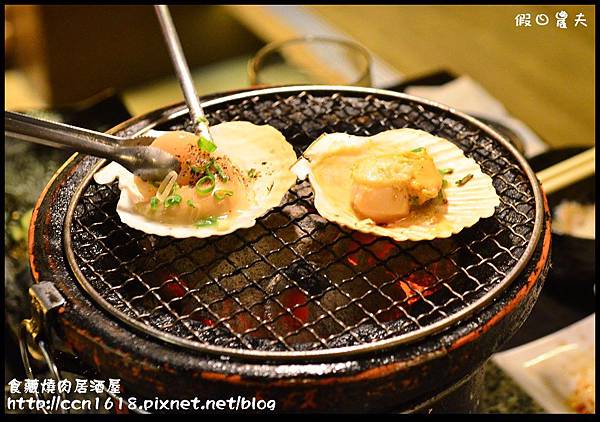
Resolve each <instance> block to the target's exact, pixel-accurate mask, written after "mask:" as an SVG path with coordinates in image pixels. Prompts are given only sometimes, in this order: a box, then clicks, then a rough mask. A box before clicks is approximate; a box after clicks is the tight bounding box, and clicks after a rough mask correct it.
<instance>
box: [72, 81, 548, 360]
mask: <svg viewBox="0 0 600 422" xmlns="http://www.w3.org/2000/svg"><path fill="white" fill-rule="evenodd" d="M213 103H214V104H213ZM209 104H213V105H209V106H207V112H208V116H209V118H210V123H211V124H213V125H214V124H217V123H219V122H223V121H230V120H247V121H251V122H253V123H256V124H270V125H272V126H274V127H276V128H277V129H279V130H280V131H281V132H282V133H283V134H284V135H285V136H286V138H287V139H288V141H289V142H290V143H292V144H293V145H294V147H295V148H296V151H297V152H298V153H301V152H302V150H303V149H304V148H305V147H306V146H307V145H308V144H309V143H310V142H311V141H312V140H314V139H315V138H317V137H318V136H319V135H321V134H322V133H324V132H348V133H352V134H356V135H373V134H375V133H377V132H380V131H383V130H386V129H391V128H400V127H411V128H418V129H423V130H426V131H428V132H431V133H433V134H435V135H439V136H442V137H444V138H447V139H449V140H451V141H452V142H454V143H456V144H457V145H458V146H460V147H461V148H462V149H463V150H464V151H465V153H466V155H467V156H470V157H472V158H474V159H475V160H476V161H477V162H478V163H479V164H480V165H481V167H482V169H483V170H484V172H486V173H487V174H489V175H490V176H491V177H492V178H493V183H494V186H495V188H496V190H497V192H498V194H499V196H500V198H501V205H500V207H499V209H497V211H496V213H495V215H494V216H493V217H491V218H488V219H485V220H482V221H480V222H479V223H477V224H476V225H475V226H473V227H471V228H469V229H465V230H463V231H462V232H461V233H459V234H458V235H455V236H452V237H451V238H449V239H436V240H433V241H425V242H402V243H399V242H395V241H392V240H390V239H387V238H378V237H374V236H369V235H365V234H361V233H358V232H353V231H350V230H347V229H344V228H341V227H339V226H337V225H335V224H332V223H330V222H327V221H326V220H324V219H323V218H322V217H320V216H319V215H318V214H317V213H316V211H315V209H314V207H313V203H312V190H311V188H310V185H309V184H308V183H307V182H302V183H298V184H296V186H294V187H293V188H292V189H291V190H290V192H289V193H288V194H287V197H286V198H285V200H284V201H283V202H282V204H281V205H280V206H279V207H277V208H275V209H273V210H271V211H270V212H269V213H268V214H267V215H265V216H264V217H263V218H261V219H259V220H258V222H257V224H256V225H255V226H254V227H252V228H250V229H245V230H238V231H236V232H234V233H232V234H230V235H227V236H222V237H213V238H209V239H195V238H193V239H174V238H165V237H162V238H161V237H157V236H153V235H148V234H145V233H142V232H139V231H136V230H133V229H131V228H129V227H127V226H125V225H124V224H122V223H121V222H120V220H119V217H118V215H117V214H116V211H115V208H116V204H117V201H118V197H119V189H118V187H117V185H116V183H115V184H113V185H111V186H105V185H104V186H103V185H97V184H96V183H95V182H93V180H91V179H90V178H88V179H87V180H88V183H87V184H84V186H82V187H81V190H80V193H79V195H75V199H74V201H75V202H74V203H73V204H72V206H71V208H70V210H71V214H72V215H71V214H70V215H69V217H68V218H67V224H69V226H67V227H68V230H66V239H67V245H68V246H70V247H68V248H67V253H68V255H69V256H70V261H71V265H72V267H73V269H74V270H75V272H76V274H77V275H78V278H79V279H80V281H81V282H82V283H83V284H84V287H86V289H87V290H88V292H90V293H91V294H92V296H94V297H95V298H96V300H98V301H100V302H101V304H103V305H104V306H105V308H107V309H108V310H109V311H110V312H111V313H113V314H114V315H116V316H118V317H119V318H121V319H122V320H124V321H126V322H129V323H131V324H133V325H135V326H136V327H137V328H140V329H142V330H144V331H146V332H147V333H150V334H152V335H155V336H158V337H160V338H162V339H163V340H167V341H169V342H172V343H177V344H180V345H183V346H187V347H191V348H195V349H200V350H203V351H209V352H219V353H229V354H234V355H244V356H261V357H265V356H270V357H274V358H277V357H286V356H303V357H310V356H313V355H315V356H316V355H323V354H329V353H335V352H336V351H337V352H340V351H345V352H348V351H355V352H356V351H361V350H372V349H373V348H376V347H383V346H384V345H386V344H398V343H401V342H407V341H414V340H416V339H419V338H422V336H424V335H426V334H428V333H430V332H433V331H436V330H439V329H442V328H443V327H445V326H447V325H449V324H451V323H453V322H456V320H457V318H458V317H459V316H461V315H466V314H467V313H469V312H472V311H474V310H475V308H476V307H477V306H481V305H482V304H483V303H484V301H487V300H490V299H491V298H492V297H493V294H496V293H497V292H499V291H500V289H501V288H502V287H503V286H505V285H507V284H509V283H510V281H511V280H512V278H514V276H515V275H516V273H517V272H518V270H519V268H522V266H523V265H524V264H525V263H526V261H527V259H528V257H527V256H526V255H527V254H528V253H529V251H530V249H531V248H530V247H529V246H530V244H531V243H532V238H533V237H534V233H535V230H536V215H537V212H536V207H537V201H536V199H535V194H534V189H535V188H534V187H533V186H532V184H531V181H530V175H528V173H527V170H524V169H523V167H522V166H521V165H520V163H519V161H518V159H517V158H516V157H514V156H513V155H512V154H511V152H510V151H509V150H508V148H506V147H505V146H504V145H503V144H502V143H501V142H499V141H498V140H496V139H494V137H493V136H492V135H491V134H490V133H487V132H486V131H485V130H483V129H482V128H480V127H479V126H478V125H477V124H475V123H473V122H471V121H470V120H469V119H466V118H463V117H461V116H459V115H456V114H455V113H452V112H450V111H448V110H444V109H442V108H440V107H437V106H434V105H429V104H425V103H421V102H419V101H417V100H415V99H410V98H406V97H403V96H400V95H399V96H393V97H390V96H389V95H383V94H382V95H373V94H370V93H368V92H367V93H364V92H360V91H352V92H350V93H344V92H340V91H339V90H338V91H335V92H331V91H327V90H322V89H321V90H308V91H299V90H297V91H294V90H291V91H290V92H286V91H280V92H270V93H265V94H261V95H249V96H244V95H242V96H236V97H233V98H231V99H228V100H217V101H214V102H211V103H209ZM184 125H185V122H184V121H183V118H178V119H174V120H171V121H169V122H167V123H164V124H163V125H162V126H161V127H157V128H156V129H161V130H168V129H180V128H182V127H183V126H184Z"/></svg>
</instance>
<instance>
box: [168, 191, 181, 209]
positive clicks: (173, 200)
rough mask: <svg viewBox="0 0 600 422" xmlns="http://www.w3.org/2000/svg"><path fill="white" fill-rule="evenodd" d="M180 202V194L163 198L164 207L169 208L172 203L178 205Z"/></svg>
mask: <svg viewBox="0 0 600 422" xmlns="http://www.w3.org/2000/svg"><path fill="white" fill-rule="evenodd" d="M180 203H181V195H177V194H175V195H171V196H168V197H167V199H165V208H171V207H172V206H173V205H179V204H180Z"/></svg>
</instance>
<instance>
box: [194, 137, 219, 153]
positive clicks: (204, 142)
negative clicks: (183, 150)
mask: <svg viewBox="0 0 600 422" xmlns="http://www.w3.org/2000/svg"><path fill="white" fill-rule="evenodd" d="M198 148H200V149H201V150H203V151H206V152H213V151H214V150H216V149H217V146H216V145H215V144H214V143H213V142H212V141H209V140H208V139H206V138H205V137H204V136H201V137H200V138H198Z"/></svg>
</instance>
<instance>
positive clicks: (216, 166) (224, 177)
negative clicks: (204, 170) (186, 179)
mask: <svg viewBox="0 0 600 422" xmlns="http://www.w3.org/2000/svg"><path fill="white" fill-rule="evenodd" d="M212 167H213V168H214V169H215V171H216V172H217V174H218V175H219V179H221V180H222V181H223V182H226V181H228V180H229V177H227V175H226V174H225V172H224V171H223V167H221V166H220V165H219V164H218V163H215V162H214V161H213V163H212Z"/></svg>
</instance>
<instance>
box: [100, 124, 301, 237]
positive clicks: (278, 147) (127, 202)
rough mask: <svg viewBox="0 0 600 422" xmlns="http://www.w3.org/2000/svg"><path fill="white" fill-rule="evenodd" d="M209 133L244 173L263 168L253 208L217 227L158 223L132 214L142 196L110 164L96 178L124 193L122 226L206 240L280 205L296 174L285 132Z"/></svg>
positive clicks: (249, 128) (229, 127)
mask: <svg viewBox="0 0 600 422" xmlns="http://www.w3.org/2000/svg"><path fill="white" fill-rule="evenodd" d="M210 132H211V135H212V137H213V140H214V142H215V144H216V145H217V146H218V149H219V151H220V152H221V153H223V154H225V155H227V156H228V157H229V159H230V160H231V161H232V163H234V164H235V165H236V166H237V167H238V168H239V169H240V170H241V171H242V172H244V173H246V172H248V171H249V170H250V169H256V170H259V171H258V172H257V177H256V178H255V179H252V180H251V181H250V187H251V189H252V191H253V192H254V201H253V202H252V206H251V207H249V208H246V209H244V210H238V212H237V215H235V216H230V217H229V218H227V219H226V220H225V221H223V222H221V221H220V222H219V224H218V225H217V226H216V227H214V226H209V227H195V226H193V225H189V224H166V223H160V222H157V221H154V220H152V219H149V218H147V217H145V216H143V215H141V214H139V213H136V212H135V211H134V205H135V204H136V202H139V200H140V197H141V193H140V191H139V189H138V188H137V186H136V184H135V183H134V176H133V174H132V173H130V172H129V171H128V170H126V169H125V168H124V167H123V166H121V165H120V164H117V163H114V162H112V163H110V164H109V165H107V166H106V167H104V168H103V169H101V170H100V171H98V172H97V173H96V174H95V175H94V180H95V181H96V182H97V183H100V184H107V183H111V182H112V181H114V180H115V179H116V178H118V179H119V189H120V190H121V195H120V197H119V202H118V203H117V213H118V214H119V217H120V218H121V221H122V222H123V223H125V224H127V225H128V226H130V227H133V228H134V229H137V230H141V231H143V232H146V233H150V234H155V235H159V236H173V237H177V238H186V237H198V238H204V237H209V236H214V235H224V234H228V233H231V232H233V231H235V230H237V229H241V228H248V227H252V226H253V225H254V224H256V219H257V218H259V217H261V216H263V215H264V214H266V213H267V212H268V211H269V210H270V209H271V208H273V207H276V206H278V205H279V204H280V203H281V200H282V199H283V197H284V196H285V194H286V193H287V191H288V190H289V189H290V187H292V186H293V185H294V184H295V183H296V175H295V174H294V173H292V172H291V170H290V167H291V166H292V165H293V164H294V163H295V162H296V159H297V157H296V153H295V152H294V149H293V148H292V146H291V145H290V144H289V143H288V142H287V141H286V140H285V137H284V136H283V135H282V134H281V132H279V131H278V130H277V129H275V128H274V127H272V126H268V125H262V126H259V125H255V124H252V123H250V122H241V121H236V122H225V123H221V124H218V125H216V126H212V127H211V128H210ZM163 133H164V132H163ZM153 135H160V132H154V133H153ZM263 163H264V164H263Z"/></svg>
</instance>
